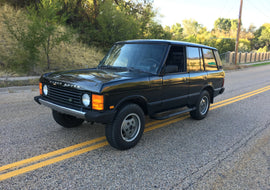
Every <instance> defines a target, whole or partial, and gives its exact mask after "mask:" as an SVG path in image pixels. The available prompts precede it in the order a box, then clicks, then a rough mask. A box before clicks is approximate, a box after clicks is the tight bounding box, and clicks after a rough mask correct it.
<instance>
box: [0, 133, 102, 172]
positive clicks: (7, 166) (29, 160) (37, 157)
mask: <svg viewBox="0 0 270 190" xmlns="http://www.w3.org/2000/svg"><path fill="white" fill-rule="evenodd" d="M105 139H106V137H105V136H103V137H100V138H96V139H93V140H90V141H86V142H83V143H80V144H76V145H73V146H69V147H66V148H62V149H59V150H56V151H53V152H49V153H46V154H41V155H39V156H35V157H32V158H28V159H25V160H21V161H18V162H14V163H12V164H8V165H4V166H2V167H0V171H3V170H7V169H10V168H13V167H18V166H21V165H24V164H29V163H31V162H36V161H39V160H42V159H45V158H48V157H53V156H56V155H59V154H62V153H65V152H68V151H71V150H74V149H76V148H80V147H83V146H87V145H90V144H94V143H97V142H99V141H102V140H105Z"/></svg>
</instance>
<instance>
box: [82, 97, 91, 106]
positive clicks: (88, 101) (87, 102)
mask: <svg viewBox="0 0 270 190" xmlns="http://www.w3.org/2000/svg"><path fill="white" fill-rule="evenodd" d="M82 103H83V105H84V106H85V107H88V106H89V105H90V96H89V95H88V94H83V96H82Z"/></svg>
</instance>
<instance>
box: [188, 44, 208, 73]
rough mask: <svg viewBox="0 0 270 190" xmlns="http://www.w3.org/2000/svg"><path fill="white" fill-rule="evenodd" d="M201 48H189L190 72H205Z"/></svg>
mask: <svg viewBox="0 0 270 190" xmlns="http://www.w3.org/2000/svg"><path fill="white" fill-rule="evenodd" d="M201 54H202V53H201V48H196V47H187V65H188V70H189V71H190V72H199V71H203V70H204V68H203V64H202V55H201Z"/></svg>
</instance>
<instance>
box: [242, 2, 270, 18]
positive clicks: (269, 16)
mask: <svg viewBox="0 0 270 190" xmlns="http://www.w3.org/2000/svg"><path fill="white" fill-rule="evenodd" d="M246 2H247V3H249V4H250V5H251V6H252V7H254V8H255V9H257V10H258V11H259V13H260V14H262V15H264V16H266V17H268V18H270V15H267V14H265V12H264V11H263V10H262V9H259V8H258V7H257V6H256V5H255V4H254V3H253V2H250V1H249V0H246Z"/></svg>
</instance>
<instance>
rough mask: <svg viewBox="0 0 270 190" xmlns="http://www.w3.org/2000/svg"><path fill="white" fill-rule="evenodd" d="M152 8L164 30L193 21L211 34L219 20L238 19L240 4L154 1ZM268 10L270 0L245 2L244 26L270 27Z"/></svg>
mask: <svg viewBox="0 0 270 190" xmlns="http://www.w3.org/2000/svg"><path fill="white" fill-rule="evenodd" d="M153 5H154V9H157V10H158V13H159V16H157V20H158V21H159V23H161V24H162V25H163V26H166V25H167V26H172V25H173V24H175V23H180V24H182V20H185V19H194V20H196V21H197V22H198V23H199V24H202V25H203V26H205V27H207V29H208V30H211V29H212V28H214V22H215V20H217V19H218V18H219V17H221V18H230V19H238V16H239V9H240V0H154V4H153ZM269 10H270V0H243V10H242V23H243V26H244V27H245V28H248V27H249V26H250V24H253V25H255V26H256V27H257V28H259V27H260V26H262V25H263V24H264V23H270V11H269Z"/></svg>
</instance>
